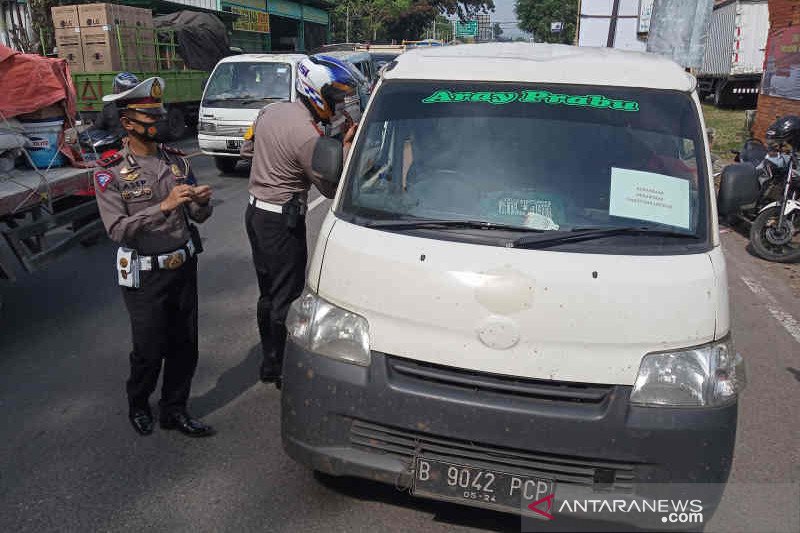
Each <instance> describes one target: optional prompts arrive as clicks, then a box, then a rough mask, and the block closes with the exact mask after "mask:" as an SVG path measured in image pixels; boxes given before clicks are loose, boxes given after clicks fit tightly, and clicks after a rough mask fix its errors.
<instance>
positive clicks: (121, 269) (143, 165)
mask: <svg viewBox="0 0 800 533" xmlns="http://www.w3.org/2000/svg"><path fill="white" fill-rule="evenodd" d="M163 89H164V80H163V79H161V78H149V79H147V80H145V81H143V82H141V83H140V84H138V85H136V86H135V87H133V88H131V89H129V90H124V91H122V92H119V93H117V94H112V95H107V96H104V97H103V101H105V102H111V103H114V104H116V105H117V107H118V109H119V120H120V123H121V124H122V127H123V128H124V129H125V131H126V133H127V135H128V137H127V141H126V143H125V145H124V147H123V149H122V150H121V151H119V152H117V153H116V154H115V155H113V156H111V157H109V158H106V159H102V160H100V161H99V166H100V167H101V168H99V169H98V170H96V171H95V173H94V182H95V183H94V185H95V192H96V196H97V203H98V206H99V207H100V215H101V217H102V219H103V223H104V224H105V227H106V230H107V231H108V234H109V236H110V237H111V239H112V240H114V241H116V242H118V243H119V244H120V245H121V247H120V248H119V250H118V252H117V271H118V278H119V284H120V285H122V296H123V299H124V301H125V305H126V307H127V308H128V313H129V315H130V320H131V329H132V334H133V351H132V352H131V354H130V365H131V373H130V378H129V379H128V382H127V392H128V403H129V419H130V422H131V424H132V425H133V428H134V429H135V430H136V431H137V432H138V433H139V434H141V435H149V434H150V433H152V432H153V426H154V421H153V415H152V412H151V410H150V404H149V398H150V395H151V394H152V393H153V391H154V390H155V388H156V382H157V381H158V377H159V374H160V372H161V367H162V361H163V366H164V375H163V386H162V390H161V401H160V402H159V407H160V408H159V421H160V425H161V427H162V428H163V429H177V430H179V431H180V432H182V433H184V434H186V435H189V436H193V437H200V436H206V435H210V434H212V432H213V430H212V429H211V427H209V426H208V425H206V424H204V423H203V422H202V421H200V420H198V419H195V418H192V417H191V416H190V415H189V414H188V412H187V411H186V403H187V400H188V399H189V390H190V387H191V382H192V376H193V375H194V371H195V367H196V366H197V353H198V348H197V254H198V253H199V252H200V251H202V248H201V242H200V239H199V236H198V233H197V228H196V227H195V226H194V225H193V224H192V223H191V221H195V222H203V221H204V220H206V219H207V218H208V217H209V216H211V206H210V205H209V201H210V199H211V189H210V188H209V187H208V186H207V185H198V184H197V182H196V180H195V178H194V175H193V174H192V170H191V168H190V166H189V162H188V160H187V159H186V158H185V157H184V155H183V154H182V153H181V152H180V151H178V150H175V149H173V148H170V147H168V146H165V145H164V144H161V141H163V140H164V139H165V137H166V129H167V128H166V127H167V123H166V121H165V110H164V107H163V105H162V102H161V95H162V91H163Z"/></svg>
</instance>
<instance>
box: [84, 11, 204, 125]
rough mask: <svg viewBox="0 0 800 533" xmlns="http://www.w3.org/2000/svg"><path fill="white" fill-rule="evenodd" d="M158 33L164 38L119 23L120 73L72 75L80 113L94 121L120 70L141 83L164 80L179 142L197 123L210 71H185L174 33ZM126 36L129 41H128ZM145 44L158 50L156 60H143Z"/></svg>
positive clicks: (170, 120)
mask: <svg viewBox="0 0 800 533" xmlns="http://www.w3.org/2000/svg"><path fill="white" fill-rule="evenodd" d="M158 33H159V34H161V35H162V37H160V38H159V37H158V36H156V35H154V32H153V31H152V30H149V31H148V30H145V29H140V28H125V27H123V26H121V25H119V24H117V25H116V35H117V40H118V47H119V51H120V64H121V68H120V70H119V71H110V72H73V73H72V81H73V83H74V85H75V91H76V93H77V98H78V111H79V112H80V113H81V115H82V118H83V119H92V118H93V117H94V116H96V114H97V113H99V112H100V111H101V110H102V109H103V101H102V97H103V95H104V94H109V93H111V88H112V84H113V82H114V76H116V75H117V74H118V73H119V72H120V71H128V72H133V73H134V74H136V75H137V76H138V77H139V79H140V80H144V79H147V78H150V77H153V76H158V77H161V78H163V79H164V81H165V88H164V95H163V97H162V98H163V102H164V105H165V107H166V108H167V120H168V122H169V133H170V137H172V138H173V139H179V138H181V137H182V136H183V134H184V132H185V131H186V127H187V125H189V126H194V125H196V124H197V117H198V110H199V108H200V100H201V99H202V96H203V86H204V84H205V82H206V80H207V79H208V72H205V71H203V70H192V69H188V68H185V64H184V61H183V59H181V57H180V56H179V55H178V54H177V43H176V40H175V33H174V31H171V30H166V29H159V32H158ZM132 34H133V35H135V40H133V41H131V40H130V37H129V36H130V35H132ZM123 35H125V36H128V38H127V39H124V38H123ZM164 36H167V37H166V38H165V37H164ZM126 40H127V41H128V42H126ZM142 45H149V46H150V47H151V48H152V49H153V50H155V58H146V57H142V56H141V51H142V50H143V49H144V47H143V46H142ZM140 65H147V66H149V67H151V68H148V69H139V68H137V67H138V66H140Z"/></svg>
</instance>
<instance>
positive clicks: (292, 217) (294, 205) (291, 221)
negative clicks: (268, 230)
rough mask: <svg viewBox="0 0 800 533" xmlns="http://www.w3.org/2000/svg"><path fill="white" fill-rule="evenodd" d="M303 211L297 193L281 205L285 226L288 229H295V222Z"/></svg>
mask: <svg viewBox="0 0 800 533" xmlns="http://www.w3.org/2000/svg"><path fill="white" fill-rule="evenodd" d="M302 209H303V203H302V202H301V201H300V198H299V196H298V194H297V193H294V194H293V195H292V199H291V200H289V201H288V202H286V203H285V204H283V216H284V217H285V218H286V226H287V227H288V228H296V227H297V221H298V220H299V218H300V215H301V212H302Z"/></svg>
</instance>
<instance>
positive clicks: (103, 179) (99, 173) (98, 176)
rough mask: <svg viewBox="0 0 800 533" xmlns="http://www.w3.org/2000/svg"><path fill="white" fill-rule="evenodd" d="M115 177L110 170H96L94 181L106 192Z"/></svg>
mask: <svg viewBox="0 0 800 533" xmlns="http://www.w3.org/2000/svg"><path fill="white" fill-rule="evenodd" d="M113 179H114V175H113V174H112V173H111V172H109V171H108V170H96V171H95V173H94V181H95V182H96V183H97V186H98V187H99V188H100V191H101V192H105V190H106V188H107V187H108V184H109V183H111V181H112V180H113Z"/></svg>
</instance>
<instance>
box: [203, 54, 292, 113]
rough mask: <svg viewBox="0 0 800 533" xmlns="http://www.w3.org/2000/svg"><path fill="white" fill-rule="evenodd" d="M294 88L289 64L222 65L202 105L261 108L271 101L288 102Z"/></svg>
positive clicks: (216, 72)
mask: <svg viewBox="0 0 800 533" xmlns="http://www.w3.org/2000/svg"><path fill="white" fill-rule="evenodd" d="M291 88H292V65H291V64H289V63H258V62H232V63H222V64H221V65H219V66H217V68H216V69H215V70H214V74H213V75H212V76H211V79H210V80H209V82H208V86H207V88H206V91H205V95H204V96H203V103H202V105H203V107H235V108H247V109H259V108H261V107H263V106H264V105H266V104H268V103H270V102H275V101H280V100H289V99H290V97H291Z"/></svg>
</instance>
